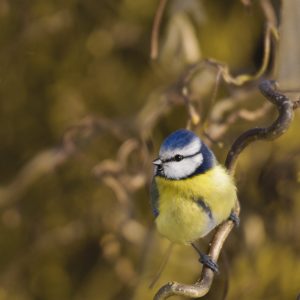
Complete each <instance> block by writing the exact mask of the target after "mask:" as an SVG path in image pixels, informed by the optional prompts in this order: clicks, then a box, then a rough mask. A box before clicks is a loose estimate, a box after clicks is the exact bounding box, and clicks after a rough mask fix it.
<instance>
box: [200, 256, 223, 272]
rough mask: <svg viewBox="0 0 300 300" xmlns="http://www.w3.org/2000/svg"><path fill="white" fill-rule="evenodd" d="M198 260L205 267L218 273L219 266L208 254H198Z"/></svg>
mask: <svg viewBox="0 0 300 300" xmlns="http://www.w3.org/2000/svg"><path fill="white" fill-rule="evenodd" d="M199 261H200V262H201V263H202V264H203V265H204V266H205V267H207V268H209V269H211V270H212V271H213V272H215V273H219V266H218V265H217V263H215V262H214V261H213V260H212V259H211V257H210V256H209V255H206V254H202V253H201V254H200V258H199Z"/></svg>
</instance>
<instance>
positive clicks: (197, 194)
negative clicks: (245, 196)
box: [155, 166, 236, 242]
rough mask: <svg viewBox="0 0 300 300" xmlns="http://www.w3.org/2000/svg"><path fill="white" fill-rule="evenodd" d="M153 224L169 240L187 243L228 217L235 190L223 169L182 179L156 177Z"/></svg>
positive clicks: (217, 167)
mask: <svg viewBox="0 0 300 300" xmlns="http://www.w3.org/2000/svg"><path fill="white" fill-rule="evenodd" d="M155 183H156V188H157V212H158V216H157V218H156V223H157V226H158V230H159V231H160V232H161V233H162V234H163V235H165V236H166V237H168V238H169V239H170V240H173V241H177V242H188V241H191V240H194V239H196V238H199V237H201V236H204V235H205V234H207V233H208V232H209V231H210V230H211V229H212V228H213V227H215V226H216V225H218V224H219V223H221V222H222V221H224V220H225V219H226V218H228V216H229V214H230V212H231V210H232V208H233V206H234V203H235V201H236V188H235V185H234V183H233V181H232V179H231V177H230V176H229V175H228V174H227V172H226V171H225V169H224V168H222V167H221V166H215V167H214V168H212V169H211V170H209V171H207V172H206V173H204V174H199V175H196V176H193V177H191V178H186V179H184V180H168V179H165V178H162V177H156V178H155Z"/></svg>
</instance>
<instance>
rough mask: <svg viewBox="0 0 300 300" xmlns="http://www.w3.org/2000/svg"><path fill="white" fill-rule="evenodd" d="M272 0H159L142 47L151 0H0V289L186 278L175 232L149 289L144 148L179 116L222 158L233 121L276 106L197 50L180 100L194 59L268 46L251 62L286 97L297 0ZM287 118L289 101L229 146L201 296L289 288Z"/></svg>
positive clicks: (9, 293)
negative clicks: (275, 32)
mask: <svg viewBox="0 0 300 300" xmlns="http://www.w3.org/2000/svg"><path fill="white" fill-rule="evenodd" d="M286 2H288V3H280V2H279V1H271V2H269V1H264V0H262V1H253V2H252V1H246V0H244V1H237V0H236V1H233V0H231V1H221V0H217V1H209V0H202V1H200V0H186V1H182V0H181V1H180V0H172V1H169V2H167V6H166V10H165V12H164V15H163V18H162V24H161V28H160V32H159V53H158V59H156V61H151V60H150V40H151V29H152V22H153V18H154V15H155V11H156V9H157V6H158V1H150V0H143V1H136V0H123V1H120V0H119V1H109V0H100V1H99V0H98V1H97V0H86V1H79V0H67V1H37V0H31V1H8V0H0V53H1V54H0V98H1V100H0V116H1V126H0V157H1V160H0V180H1V181H0V300H6V299H9V300H15V299H16V300H29V299H36V300H52V299H53V300H54V299H55V300H60V299H64V300H67V299H75V300H79V299H89V300H94V299H95V300H96V299H101V300H102V299H103V300H105V299H134V300H137V299H139V300H141V299H143V300H147V299H152V298H153V296H154V294H155V291H156V290H157V289H158V288H159V287H160V286H161V285H162V284H164V283H166V282H167V281H171V280H172V281H180V282H185V283H193V282H194V281H195V280H196V279H197V278H198V276H199V274H200V271H201V265H200V263H198V258H197V255H196V253H194V251H193V250H192V249H191V248H190V247H187V246H175V247H174V249H173V251H172V253H171V256H170V260H169V263H168V264H167V266H166V268H165V270H164V272H163V273H162V275H161V277H160V279H159V280H158V283H157V284H156V285H155V286H154V288H153V289H149V288H148V286H149V284H150V283H151V281H152V279H153V277H154V276H155V274H156V272H157V271H158V269H159V266H160V263H161V261H162V258H163V256H164V253H165V252H166V251H167V248H168V245H169V242H168V241H167V240H165V239H164V238H162V237H160V236H159V235H158V234H157V233H156V231H155V228H154V225H153V216H152V214H151V209H150V205H149V182H150V179H151V175H152V166H151V161H152V160H153V159H154V158H155V156H156V154H157V151H158V149H159V145H160V143H161V141H162V140H163V138H164V137H166V136H167V135H168V134H169V133H170V132H172V131H173V130H175V129H178V128H182V127H186V126H187V125H188V126H191V118H192V119H193V118H194V120H196V121H195V122H196V123H197V124H196V125H197V126H194V130H195V131H196V132H197V133H198V134H199V135H201V136H202V137H203V139H204V140H205V142H206V143H208V144H209V145H210V147H211V148H212V149H213V150H214V152H215V154H216V156H217V157H218V159H219V161H220V162H224V160H225V157H226V153H227V151H228V149H229V147H230V145H231V144H232V142H233V141H234V140H235V139H236V138H237V136H238V135H239V134H240V133H242V132H243V131H245V130H247V129H249V128H252V127H257V126H268V125H269V124H271V122H272V120H274V118H275V117H276V110H275V109H274V108H273V107H272V106H271V105H269V104H268V102H267V101H266V100H265V99H264V98H263V97H262V96H261V95H260V94H259V92H258V89H257V81H256V80H248V81H247V82H245V83H244V84H242V85H239V84H232V83H231V84H230V83H229V82H228V80H227V81H226V78H225V79H224V78H223V80H222V79H221V77H220V70H219V69H218V68H216V67H214V66H212V65H209V64H208V65H207V64H200V65H199V67H198V68H197V70H196V71H193V74H192V75H193V76H192V78H190V79H189V80H188V83H187V85H188V88H189V99H190V101H189V102H187V101H186V99H183V97H182V95H181V93H180V87H182V85H181V82H182V80H181V79H182V78H183V76H184V74H186V72H187V71H188V70H190V69H189V68H190V66H191V65H193V64H195V63H197V62H200V61H203V60H204V59H205V58H213V59H215V60H218V61H220V62H223V63H224V64H226V66H227V67H228V68H229V70H230V72H231V74H232V76H236V75H240V74H250V75H255V74H256V73H257V72H258V71H259V70H260V69H261V66H262V65H263V61H264V57H266V56H267V64H266V66H265V68H264V69H263V70H262V71H263V72H262V73H263V74H264V75H263V76H265V77H266V76H268V77H270V78H277V79H278V80H279V84H280V88H283V89H285V90H286V92H289V93H288V95H289V96H290V97H291V98H292V99H294V100H296V99H297V97H298V98H299V88H300V86H299V82H300V74H299V72H300V56H299V55H300V50H299V45H297V43H298V38H297V37H298V36H299V30H298V27H299V24H297V23H299V22H298V20H299V16H300V7H299V6H300V5H299V1H286ZM272 22H273V25H274V26H277V25H278V24H280V31H279V34H280V43H278V41H276V39H275V38H274V37H269V41H271V51H270V53H269V55H268V53H267V54H266V43H265V36H266V24H267V23H272ZM218 70H219V71H218ZM259 75H262V74H259ZM259 77H261V76H259ZM184 78H186V77H184ZM255 79H258V78H255ZM218 82H219V84H218V85H216V83H218ZM216 87H218V88H217V89H216ZM297 89H298V94H297V93H290V91H292V90H297ZM195 122H194V123H195ZM192 123H193V122H192ZM194 125H195V124H194ZM299 130H300V115H299V111H298V112H297V111H296V112H295V119H294V121H293V123H292V126H291V128H290V129H289V131H288V132H287V133H286V134H284V135H283V136H282V137H281V138H280V139H278V140H276V141H274V142H256V143H254V144H253V145H251V146H249V147H248V148H247V149H246V150H245V152H243V153H242V154H241V156H240V158H239V163H238V168H237V172H236V182H237V186H238V190H239V199H240V202H241V206H242V211H241V225H240V227H239V228H238V229H234V230H233V232H232V233H231V235H230V237H229V239H228V240H227V241H226V244H225V248H224V249H223V250H224V251H223V254H222V257H221V259H220V261H219V264H220V268H221V274H220V275H218V276H216V277H215V280H214V283H213V286H212V289H211V291H210V293H209V294H208V295H207V296H205V297H204V298H203V299H223V298H222V297H223V295H224V293H225V290H226V289H228V296H227V297H228V299H265V300H266V299H272V300H274V299H296V297H297V295H298V294H299V293H300V255H299V253H300V234H299V232H300V218H299V215H300V201H299V199H300V169H299V168H300V142H299ZM208 243H209V237H208V238H207V239H206V240H204V241H203V243H202V249H205V250H206V249H207V246H208ZM173 299H183V298H180V297H177V298H176V297H173Z"/></svg>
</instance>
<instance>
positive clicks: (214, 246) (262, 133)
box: [154, 81, 298, 300]
mask: <svg viewBox="0 0 300 300" xmlns="http://www.w3.org/2000/svg"><path fill="white" fill-rule="evenodd" d="M259 88H260V91H261V92H262V94H263V95H264V96H265V97H266V98H267V99H268V100H269V101H270V102H271V103H273V104H274V105H275V106H276V108H277V109H278V112H279V116H278V118H277V119H276V120H275V121H274V122H273V123H272V125H271V126H269V127H267V128H254V129H250V130H248V131H246V132H245V133H243V134H242V135H241V136H240V137H238V138H237V140H236V141H235V142H234V143H233V145H232V147H231V149H230V151H229V153H228V155H227V158H226V162H225V166H226V168H227V169H228V171H229V172H230V173H231V174H232V175H233V174H234V171H235V165H236V161H237V159H238V157H239V155H240V153H241V152H242V151H243V150H244V149H245V148H246V146H247V145H249V144H250V143H251V142H254V141H256V140H273V139H276V138H278V137H279V136H280V135H282V134H283V133H284V132H285V131H286V130H287V129H288V127H289V125H290V124H291V122H292V120H293V116H294V113H293V109H294V108H295V105H294V103H295V102H292V101H291V100H290V99H289V98H288V97H287V96H285V95H283V94H281V93H279V92H278V91H276V90H275V84H274V82H273V81H263V82H262V83H261V84H260V85H259ZM297 107H298V106H297ZM239 212H240V205H239V202H237V205H236V207H235V213H236V215H237V216H238V215H239ZM233 226H234V225H233V222H232V221H226V222H224V223H223V224H221V225H220V226H219V227H218V229H217V231H216V232H215V234H214V236H213V240H212V242H211V246H210V250H209V253H208V255H209V256H210V257H211V258H212V260H213V261H215V262H216V261H217V260H218V257H219V255H220V252H221V250H222V247H223V244H224V242H225V240H226V238H227V236H228V235H229V233H230V231H231V230H232V228H233ZM213 278H214V273H213V271H212V270H210V269H208V268H206V267H203V269H202V273H201V277H200V279H199V280H198V281H197V282H196V283H195V284H193V285H187V284H181V283H177V282H169V283H167V284H166V285H164V286H162V287H161V288H160V289H159V291H158V292H157V294H156V295H155V297H154V300H162V299H166V298H168V297H170V296H172V295H182V296H187V297H190V298H199V297H202V296H204V295H206V294H207V293H208V291H209V290H210V287H211V285H212V282H213Z"/></svg>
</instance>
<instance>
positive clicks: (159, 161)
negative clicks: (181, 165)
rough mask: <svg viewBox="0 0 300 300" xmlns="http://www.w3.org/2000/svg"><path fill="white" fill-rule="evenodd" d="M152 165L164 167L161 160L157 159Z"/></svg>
mask: <svg viewBox="0 0 300 300" xmlns="http://www.w3.org/2000/svg"><path fill="white" fill-rule="evenodd" d="M152 163H153V164H154V165H156V166H159V165H162V161H161V159H160V158H157V159H155V160H154V161H153V162H152Z"/></svg>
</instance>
